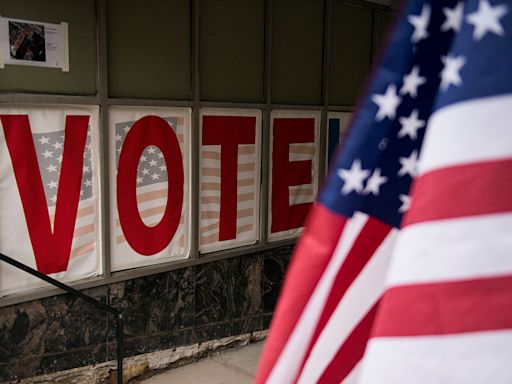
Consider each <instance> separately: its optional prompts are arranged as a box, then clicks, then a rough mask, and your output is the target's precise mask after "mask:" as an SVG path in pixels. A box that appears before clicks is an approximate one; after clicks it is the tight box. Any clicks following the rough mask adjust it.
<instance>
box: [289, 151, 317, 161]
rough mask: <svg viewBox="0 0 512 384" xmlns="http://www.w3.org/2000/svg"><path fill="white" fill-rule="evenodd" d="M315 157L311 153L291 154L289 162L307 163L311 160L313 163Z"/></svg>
mask: <svg viewBox="0 0 512 384" xmlns="http://www.w3.org/2000/svg"><path fill="white" fill-rule="evenodd" d="M313 159H314V155H311V154H309V153H300V152H290V153H289V156H288V160H289V161H307V160H311V161H312V162H313V163H314V161H313Z"/></svg>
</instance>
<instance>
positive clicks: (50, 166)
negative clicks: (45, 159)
mask: <svg viewBox="0 0 512 384" xmlns="http://www.w3.org/2000/svg"><path fill="white" fill-rule="evenodd" d="M46 170H47V171H48V173H51V172H57V167H56V166H55V165H53V164H50V165H48V166H47V167H46Z"/></svg>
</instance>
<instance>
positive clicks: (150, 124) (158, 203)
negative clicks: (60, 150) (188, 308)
mask: <svg viewBox="0 0 512 384" xmlns="http://www.w3.org/2000/svg"><path fill="white" fill-rule="evenodd" d="M109 119H110V122H109V129H110V150H109V152H110V156H109V157H110V244H111V270H112V271H120V270H124V269H129V268H135V267H139V266H145V265H153V264H159V263H165V262H169V261H172V260H178V259H184V258H187V257H188V255H189V249H190V152H191V150H190V109H189V108H163V107H162V108H156V107H155V108H144V107H112V108H110V109H109Z"/></svg>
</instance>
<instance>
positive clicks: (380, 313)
mask: <svg viewBox="0 0 512 384" xmlns="http://www.w3.org/2000/svg"><path fill="white" fill-rule="evenodd" d="M511 47H512V14H511V9H510V2H508V1H505V0H468V1H448V0H444V1H419V0H414V1H410V2H409V3H408V4H407V5H406V7H405V8H404V9H403V12H402V13H401V15H400V18H398V19H397V23H396V25H395V29H394V32H393V34H392V35H391V39H390V46H389V49H388V51H387V53H386V54H385V55H384V57H383V61H382V63H381V66H380V67H379V68H378V69H377V71H376V74H375V77H374V79H373V82H372V84H371V86H370V88H369V90H368V96H367V98H366V99H365V101H364V102H363V103H362V105H361V106H360V108H359V110H358V112H357V114H356V116H355V120H354V122H353V124H352V127H351V130H350V132H349V135H348V137H347V140H346V142H345V143H344V145H343V148H342V151H341V152H340V155H339V156H338V157H337V160H336V161H335V163H334V166H333V167H332V169H331V172H330V176H329V179H328V182H327V184H326V186H325V188H324V190H323V192H322V194H321V195H320V199H319V203H318V204H317V206H316V207H315V209H314V211H313V212H312V214H311V215H310V218H309V224H308V226H307V227H306V230H305V232H304V235H303V237H302V238H301V240H300V243H299V245H298V248H297V250H296V253H295V255H294V258H293V261H292V264H291V266H290V269H289V272H288V276H287V279H286V282H285V285H284V287H283V290H282V293H281V298H280V301H279V303H278V307H277V309H276V312H275V315H274V319H273V322H272V326H271V330H270V334H269V338H268V340H267V344H266V346H265V349H264V352H263V357H262V360H261V362H260V367H259V371H258V375H257V379H256V382H257V383H279V384H285V383H308V384H310V383H354V382H362V383H405V382H411V381H414V382H415V383H483V382H490V383H510V382H512V364H510V357H511V356H512V315H511V314H512V294H511V292H512V258H511V257H510V249H512V235H511V232H510V228H512V226H511V224H512V213H511V212H512V199H511V198H510V196H512V176H511V175H512V129H511V125H510V117H509V114H510V112H509V111H510V110H511V108H512V71H511V68H512V49H511ZM420 152H421V157H420ZM413 179H414V180H415V182H414V187H413V188H412V190H411V183H412V181H413ZM406 213H407V214H406ZM404 214H406V216H405V218H404V220H402V216H403V215H404ZM401 228H402V229H401ZM369 339H370V342H369V343H368V340H369ZM367 343H368V348H367V351H366V353H365V348H366V346H367ZM363 354H364V355H365V357H364V359H363V361H362V362H361V359H362V358H363Z"/></svg>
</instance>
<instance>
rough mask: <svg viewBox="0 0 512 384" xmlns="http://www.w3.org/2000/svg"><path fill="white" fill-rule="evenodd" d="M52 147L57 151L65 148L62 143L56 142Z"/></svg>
mask: <svg viewBox="0 0 512 384" xmlns="http://www.w3.org/2000/svg"><path fill="white" fill-rule="evenodd" d="M52 147H53V149H55V150H57V149H62V147H63V144H62V143H61V142H60V141H56V142H55V143H53V144H52Z"/></svg>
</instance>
